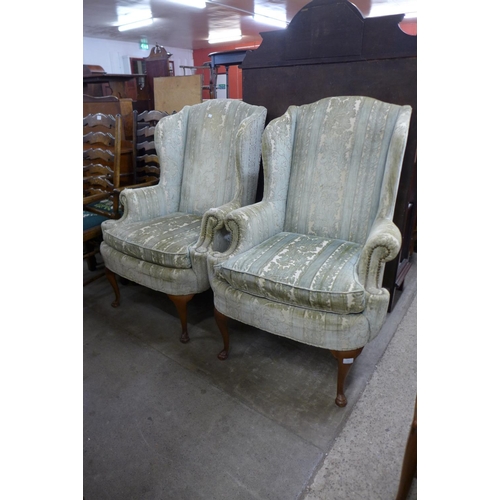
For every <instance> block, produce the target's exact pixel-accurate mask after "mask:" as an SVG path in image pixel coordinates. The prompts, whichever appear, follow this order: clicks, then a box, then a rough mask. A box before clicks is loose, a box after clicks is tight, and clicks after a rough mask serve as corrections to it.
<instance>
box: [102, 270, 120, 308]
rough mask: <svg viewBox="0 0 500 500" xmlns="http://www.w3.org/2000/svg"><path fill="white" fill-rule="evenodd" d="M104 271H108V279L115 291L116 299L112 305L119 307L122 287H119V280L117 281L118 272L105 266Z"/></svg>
mask: <svg viewBox="0 0 500 500" xmlns="http://www.w3.org/2000/svg"><path fill="white" fill-rule="evenodd" d="M104 271H105V273H106V277H107V278H108V281H109V282H110V284H111V286H112V287H113V290H114V291H115V300H114V301H113V302H111V305H112V306H113V307H118V306H119V305H120V289H119V288H118V282H117V281H116V274H115V273H114V272H113V271H111V270H109V269H108V268H107V267H105V268H104Z"/></svg>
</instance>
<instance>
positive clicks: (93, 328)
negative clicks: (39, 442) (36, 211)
mask: <svg viewBox="0 0 500 500" xmlns="http://www.w3.org/2000/svg"><path fill="white" fill-rule="evenodd" d="M86 275H88V271H87V270H86V267H84V276H86ZM121 293H122V301H121V306H120V307H119V308H116V309H115V308H113V307H111V305H110V304H111V302H112V300H113V293H112V290H111V287H110V286H109V284H108V282H107V280H106V279H105V278H101V279H99V280H97V281H95V282H93V283H91V284H89V285H87V286H85V287H84V292H83V295H84V303H83V318H84V327H83V341H84V346H83V362H84V373H83V395H84V401H83V403H84V405H83V440H84V443H83V452H84V456H83V465H84V467H83V494H84V497H85V500H101V499H119V500H135V499H137V500H149V499H155V500H169V499H175V500H183V499H185V500H197V499H210V500H224V499H230V500H235V499H238V500H240V499H241V500H246V499H272V500H292V499H297V500H298V499H300V500H319V499H324V500H327V499H328V500H344V499H345V500H353V499H363V500H367V499H369V500H371V499H373V500H376V499H377V500H378V499H380V500H390V499H391V498H394V496H395V494H396V492H397V488H398V484H399V475H400V470H401V464H402V460H403V454H404V448H405V445H406V440H407V437H408V432H409V430H410V425H411V420H412V417H413V405H414V401H415V396H416V391H417V388H416V361H417V360H416V293H417V273H416V255H415V256H414V265H413V266H412V268H411V270H410V272H409V274H408V276H407V278H406V282H405V288H404V290H403V292H402V293H401V294H400V297H399V299H398V302H397V304H396V307H395V308H394V310H393V311H392V312H391V313H390V314H389V315H388V316H387V320H386V323H385V325H384V328H383V330H382V331H381V333H380V334H379V336H378V337H377V338H376V339H375V340H374V341H373V342H372V343H370V344H369V345H368V346H366V347H365V349H364V351H363V353H362V354H361V355H360V356H359V358H358V359H357V360H356V363H355V364H354V365H353V367H352V369H351V372H350V374H349V377H348V379H347V387H346V396H347V398H348V401H349V402H348V406H347V407H346V408H343V409H340V408H338V407H337V406H336V405H335V404H334V397H335V384H336V372H337V367H336V361H335V360H334V359H333V357H332V356H331V354H330V353H329V352H327V351H325V350H322V349H317V348H314V347H310V346H306V345H302V344H299V343H297V342H293V341H291V340H288V339H283V338H280V337H277V336H273V335H270V334H268V333H266V332H263V331H260V330H256V329H254V328H251V327H249V326H246V325H242V324H240V323H237V322H231V323H230V329H231V342H232V344H231V351H230V357H229V358H228V359H227V360H226V361H224V362H221V361H219V360H218V359H217V353H218V352H219V350H220V349H221V347H222V340H221V337H220V334H219V332H218V329H217V327H216V325H215V322H214V319H213V314H212V309H213V306H212V295H211V292H206V293H204V294H200V295H198V296H196V297H195V298H194V299H193V300H192V301H191V302H190V304H189V306H188V311H189V318H188V322H189V332H190V337H191V342H190V343H189V344H181V343H180V342H179V340H178V337H179V333H180V325H179V321H178V319H177V315H176V313H175V308H174V306H173V304H172V303H170V301H169V299H168V298H167V297H166V296H165V295H163V294H161V293H158V292H154V291H152V290H148V289H146V288H143V287H141V286H139V285H135V284H129V285H126V286H121ZM409 498H410V499H415V498H416V480H415V481H414V484H413V487H412V491H411V493H410V496H409Z"/></svg>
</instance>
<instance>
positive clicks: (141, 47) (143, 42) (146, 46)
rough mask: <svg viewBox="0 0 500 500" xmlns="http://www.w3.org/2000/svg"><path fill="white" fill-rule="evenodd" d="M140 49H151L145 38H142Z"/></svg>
mask: <svg viewBox="0 0 500 500" xmlns="http://www.w3.org/2000/svg"><path fill="white" fill-rule="evenodd" d="M139 48H140V49H141V50H148V49H149V43H148V41H147V40H146V39H145V38H141V41H140V42H139Z"/></svg>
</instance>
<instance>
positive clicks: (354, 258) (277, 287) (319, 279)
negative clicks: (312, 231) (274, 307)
mask: <svg viewBox="0 0 500 500" xmlns="http://www.w3.org/2000/svg"><path fill="white" fill-rule="evenodd" d="M360 252H361V245H359V244H357V243H352V242H348V241H343V240H335V239H328V238H322V237H316V236H306V235H302V234H296V233H279V234H277V235H276V236H273V237H272V238H269V239H268V240H266V241H264V242H263V243H261V244H260V245H258V246H256V247H254V248H252V249H250V250H248V251H246V252H244V253H242V254H240V255H236V256H234V257H232V258H231V259H228V260H227V261H226V262H224V263H223V264H220V265H219V266H218V267H217V273H218V276H219V277H220V278H222V279H224V280H225V281H227V283H229V284H230V285H231V286H232V287H233V288H236V289H238V290H241V291H243V292H246V293H249V294H251V295H255V296H258V297H263V298H267V299H269V300H272V301H275V302H280V303H285V304H288V305H293V306H298V307H304V308H308V309H313V310H320V311H327V312H334V313H338V314H350V313H359V312H362V311H363V310H364V308H365V291H364V288H363V286H362V285H361V283H360V282H359V281H358V279H357V271H356V266H357V262H358V258H359V255H360Z"/></svg>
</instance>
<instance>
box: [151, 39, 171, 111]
mask: <svg viewBox="0 0 500 500" xmlns="http://www.w3.org/2000/svg"><path fill="white" fill-rule="evenodd" d="M171 57H172V54H171V53H170V52H168V51H167V50H166V49H165V47H162V46H161V45H158V44H157V45H155V46H154V47H153V48H152V49H151V52H150V54H149V56H148V57H146V58H145V59H144V63H145V66H146V89H147V94H148V107H147V109H156V108H155V98H154V89H155V86H154V80H155V78H158V77H162V76H174V75H175V72H174V69H173V68H174V66H173V64H172V61H170V58H171Z"/></svg>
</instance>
